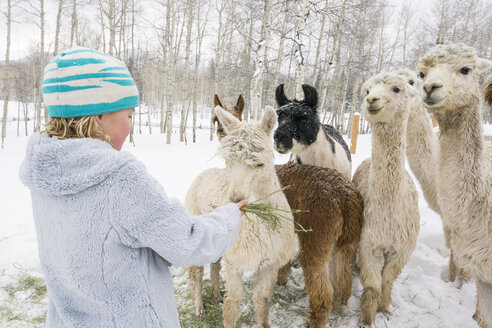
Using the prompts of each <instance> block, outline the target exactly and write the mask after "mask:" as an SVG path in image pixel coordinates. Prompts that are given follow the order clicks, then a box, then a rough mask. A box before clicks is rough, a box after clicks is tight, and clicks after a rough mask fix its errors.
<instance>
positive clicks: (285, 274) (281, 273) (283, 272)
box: [277, 261, 292, 286]
mask: <svg viewBox="0 0 492 328" xmlns="http://www.w3.org/2000/svg"><path fill="white" fill-rule="evenodd" d="M291 267H292V261H289V262H287V264H286V265H284V266H283V267H281V268H280V270H278V278H277V285H278V286H285V285H287V281H288V280H289V276H290V272H291Z"/></svg>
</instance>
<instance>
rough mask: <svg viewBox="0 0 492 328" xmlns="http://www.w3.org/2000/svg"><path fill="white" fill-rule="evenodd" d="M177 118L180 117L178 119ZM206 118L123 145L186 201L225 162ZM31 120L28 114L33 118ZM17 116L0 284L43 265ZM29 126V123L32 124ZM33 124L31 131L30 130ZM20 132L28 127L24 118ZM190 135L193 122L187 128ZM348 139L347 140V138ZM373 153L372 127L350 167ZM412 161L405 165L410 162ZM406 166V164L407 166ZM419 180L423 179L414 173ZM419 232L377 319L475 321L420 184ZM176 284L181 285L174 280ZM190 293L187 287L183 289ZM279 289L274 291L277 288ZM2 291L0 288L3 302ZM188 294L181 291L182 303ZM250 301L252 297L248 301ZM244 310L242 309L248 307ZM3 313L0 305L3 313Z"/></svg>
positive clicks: (1, 199) (1, 186) (275, 311)
mask: <svg viewBox="0 0 492 328" xmlns="http://www.w3.org/2000/svg"><path fill="white" fill-rule="evenodd" d="M10 106H11V111H10V112H11V113H17V110H16V109H17V104H16V103H11V104H10ZM178 121H179V120H176V121H175V122H178ZM208 122H209V120H208V118H207V117H205V118H204V119H203V120H202V126H203V127H205V128H204V129H203V130H197V133H198V135H197V143H196V144H192V143H189V144H188V145H184V144H183V143H180V142H179V136H178V134H177V132H178V130H179V129H178V128H175V129H174V134H173V143H172V144H171V145H166V144H165V135H161V134H160V133H159V131H158V129H156V128H154V129H153V134H152V135H149V134H148V128H147V127H145V126H142V131H143V134H142V135H140V134H136V135H135V136H134V138H135V144H136V146H135V147H134V146H133V145H131V144H130V143H128V142H127V143H125V145H124V147H123V151H128V152H131V153H133V154H135V156H137V158H139V159H140V160H141V161H142V162H143V163H145V165H146V167H147V169H148V171H149V172H150V174H152V175H153V176H155V177H156V178H157V179H158V180H159V181H160V182H161V183H162V185H163V186H164V189H165V190H166V192H167V193H168V195H170V196H173V197H177V198H178V199H180V200H181V201H184V198H185V194H186V192H187V190H188V187H189V186H190V184H191V182H192V181H193V179H194V178H195V177H196V176H197V175H198V174H199V173H200V172H202V171H203V170H205V169H207V168H210V167H224V163H223V161H222V159H221V158H220V157H218V156H214V155H215V152H216V150H217V147H218V142H217V140H216V138H215V140H214V141H212V142H211V141H209V130H208V128H207V127H208V125H209V123H208ZM30 123H31V122H30ZM16 125H17V122H15V121H11V120H10V121H9V123H8V125H7V129H8V130H7V138H6V140H5V149H3V150H1V149H0V273H2V275H1V276H0V288H2V287H4V286H5V284H6V283H8V282H9V281H11V279H10V280H9V277H10V276H9V274H14V273H15V272H17V271H18V270H19V268H24V269H25V270H34V271H35V272H39V271H40V269H39V259H38V256H37V242H36V231H35V227H34V224H33V219H32V210H31V204H30V193H29V190H28V189H27V188H26V187H24V186H23V185H22V184H21V182H20V181H19V179H18V170H19V165H20V163H21V161H22V160H23V157H24V152H25V145H26V141H27V137H25V136H20V137H17V135H16ZM29 127H30V129H31V130H32V127H31V125H29ZM31 130H30V131H29V134H31ZM484 131H485V133H486V134H487V135H490V134H492V126H484ZM21 134H24V130H23V125H21ZM188 138H189V139H190V138H191V130H188ZM346 141H347V143H349V140H347V139H346ZM370 153H371V137H370V135H360V136H359V137H358V144H357V153H356V154H355V155H353V157H352V158H353V171H355V169H356V168H357V166H358V165H359V164H360V163H361V162H362V161H363V160H364V159H365V158H367V157H370ZM288 157H289V155H280V154H278V153H277V154H276V162H277V163H284V162H286V161H287V160H288ZM407 169H408V166H407ZM408 170H409V169H408ZM415 183H416V185H417V187H418V188H419V185H418V182H417V181H416V180H415ZM419 195H420V196H419V209H420V216H421V217H420V219H421V221H420V234H419V238H418V242H417V247H416V249H415V251H414V252H413V254H412V256H411V258H410V260H409V262H408V264H407V265H406V266H405V268H404V269H403V272H402V273H401V274H400V276H399V277H398V279H397V280H396V281H395V284H394V289H393V294H392V295H393V302H392V304H391V306H390V309H389V310H390V313H389V314H381V313H378V314H377V315H376V319H375V322H374V324H373V326H374V327H463V328H476V327H478V325H477V324H476V323H475V321H474V320H473V319H472V315H473V313H474V311H475V294H476V290H475V285H474V283H472V282H468V283H464V284H463V286H459V285H458V283H456V282H449V281H447V264H448V260H449V250H448V249H446V247H445V246H444V238H443V233H442V224H441V220H440V218H439V216H438V215H437V214H436V213H434V212H433V211H432V210H430V209H429V208H428V206H427V204H426V202H425V200H424V198H423V195H422V192H421V191H420V190H419ZM293 272H294V273H293V278H292V279H291V280H290V281H289V284H288V285H287V287H276V291H275V293H276V294H275V295H277V294H278V295H282V294H283V293H286V290H285V288H287V289H289V288H298V289H299V290H301V291H302V290H303V281H302V273H301V270H300V269H294V271H293ZM173 273H174V275H175V277H176V281H175V284H176V285H185V282H186V279H187V278H186V271H185V270H184V269H181V268H176V269H173ZM177 289H179V288H177ZM361 293H362V286H361V284H360V281H359V279H358V278H354V282H353V295H352V297H351V299H350V300H349V305H348V307H347V308H345V309H343V312H342V315H334V314H332V315H331V317H330V325H331V326H332V327H354V326H357V324H358V322H359V318H360V312H359V311H360V309H359V304H360V303H359V300H360V295H361ZM185 294H186V293H185ZM275 295H274V296H275ZM5 297H6V296H5V293H2V291H1V289H0V305H1V304H2V302H3V301H4V298H5ZM183 302H188V303H190V302H191V301H190V300H189V299H188V300H182V299H179V297H178V304H183ZM307 304H308V303H307V298H306V297H305V296H304V297H303V298H302V299H301V300H300V301H299V302H298V303H293V304H291V306H290V308H289V309H294V308H296V309H298V308H299V307H302V308H304V309H306V307H307ZM249 306H250V303H249ZM243 311H245V309H244V307H243ZM285 312H286V311H285V309H281V308H280V307H279V306H278V304H272V305H271V307H270V322H271V323H272V327H276V326H277V327H281V326H282V325H276V324H275V323H276V322H282V320H283V317H284V316H285V315H286V314H285ZM0 314H1V313H0ZM295 315H296V314H295V313H294V312H292V313H290V314H289V316H290V319H289V325H292V323H293V324H294V326H298V325H301V324H303V323H304V322H305V319H304V318H303V317H302V316H300V315H299V316H297V317H296V316H295ZM6 326H8V327H24V326H26V327H27V326H28V325H25V324H22V323H18V324H17V323H15V322H10V323H8V322H5V321H3V320H2V319H0V327H6Z"/></svg>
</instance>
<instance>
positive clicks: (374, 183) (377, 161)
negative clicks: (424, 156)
mask: <svg viewBox="0 0 492 328" xmlns="http://www.w3.org/2000/svg"><path fill="white" fill-rule="evenodd" d="M362 91H363V92H365V93H366V96H365V98H364V99H365V101H364V105H363V106H364V108H363V112H362V114H363V115H364V117H365V118H366V120H367V122H369V124H370V125H371V129H372V155H371V158H370V159H366V160H365V161H364V162H362V164H361V165H360V166H359V167H358V168H357V170H356V171H355V174H354V177H353V182H354V185H355V186H356V188H357V189H358V190H359V191H360V193H361V195H362V198H363V199H364V224H363V226H362V231H361V238H360V245H359V266H360V269H361V272H360V279H361V283H362V285H363V286H364V292H363V294H362V298H361V312H362V322H363V323H364V324H371V323H372V321H373V320H374V316H375V314H376V311H382V312H386V311H388V307H389V305H390V303H391V291H392V288H393V282H394V280H395V279H396V278H397V277H398V275H399V274H400V272H401V270H402V269H403V267H404V266H405V264H406V263H407V261H408V258H409V257H410V254H411V253H412V251H413V250H414V248H415V244H416V242H417V235H418V231H419V220H420V216H419V209H418V195H417V191H416V189H415V185H414V183H413V181H412V179H411V177H410V175H409V174H408V172H407V171H406V170H405V131H406V125H407V118H408V114H409V107H410V103H411V97H412V96H413V94H414V93H415V90H414V89H413V88H411V87H410V86H409V85H408V84H407V82H406V80H405V79H404V78H403V77H401V76H399V75H397V74H394V73H381V74H378V75H375V76H373V77H371V78H370V79H369V80H368V81H366V82H365V83H364V85H363V87H362Z"/></svg>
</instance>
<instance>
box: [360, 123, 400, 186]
mask: <svg viewBox="0 0 492 328" xmlns="http://www.w3.org/2000/svg"><path fill="white" fill-rule="evenodd" d="M405 128H406V122H405V123H404V124H400V125H398V124H397V125H393V124H387V123H377V124H376V125H373V126H372V155H371V170H370V173H369V179H370V180H371V182H370V183H371V184H373V186H374V188H376V189H383V190H381V192H384V193H385V194H387V195H394V196H396V195H397V194H399V191H400V190H401V189H400V188H403V186H404V183H405V180H404V178H405V138H404V133H405Z"/></svg>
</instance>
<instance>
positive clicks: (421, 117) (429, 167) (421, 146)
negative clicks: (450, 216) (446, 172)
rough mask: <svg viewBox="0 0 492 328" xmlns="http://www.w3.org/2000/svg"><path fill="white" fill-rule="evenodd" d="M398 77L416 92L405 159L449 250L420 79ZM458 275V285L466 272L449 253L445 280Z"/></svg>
mask: <svg viewBox="0 0 492 328" xmlns="http://www.w3.org/2000/svg"><path fill="white" fill-rule="evenodd" d="M396 73H397V74H398V75H401V76H403V77H405V79H406V80H407V82H408V83H409V84H410V85H412V86H413V87H414V88H415V89H416V94H415V96H414V97H413V100H412V104H411V106H410V114H409V115H408V124H407V138H406V142H407V151H406V154H407V159H408V163H409V165H410V169H411V170H412V172H413V174H414V175H415V177H416V178H417V180H418V181H419V183H420V186H421V187H422V191H423V194H424V198H425V200H426V202H427V204H428V205H429V207H430V208H431V209H432V210H433V211H435V212H436V213H437V214H439V215H440V216H441V218H442V223H443V230H444V240H445V243H446V247H447V248H450V249H451V244H450V234H451V229H450V228H449V224H448V223H447V220H446V219H445V218H444V217H443V213H442V211H441V209H440V207H439V204H438V202H439V200H438V195H437V192H438V191H437V185H438V181H439V170H438V165H437V162H438V157H439V144H438V141H437V135H436V133H435V132H434V129H433V127H432V123H431V120H430V118H429V115H428V113H427V109H426V108H425V107H424V103H423V101H422V92H423V89H422V84H423V83H422V79H421V78H417V73H416V72H415V71H411V70H409V69H406V68H404V69H400V70H398V71H396ZM456 273H458V279H459V281H460V283H462V282H463V281H466V280H468V277H467V275H466V273H465V272H464V271H463V270H462V269H460V268H457V267H456V264H455V263H454V259H453V251H452V250H451V255H450V257H449V279H450V280H451V281H454V280H455V279H456Z"/></svg>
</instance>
